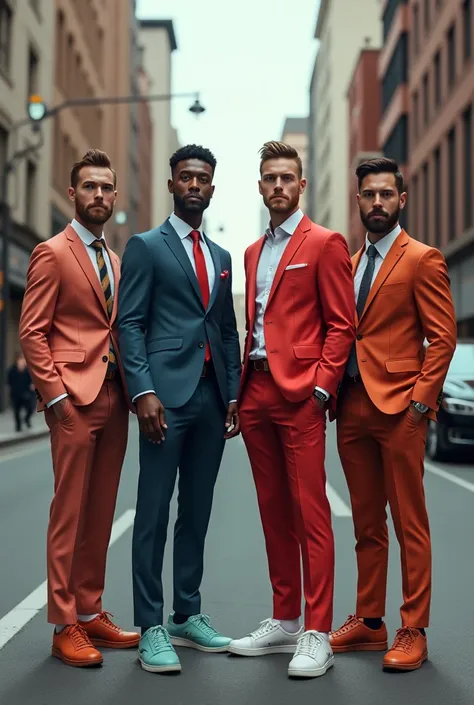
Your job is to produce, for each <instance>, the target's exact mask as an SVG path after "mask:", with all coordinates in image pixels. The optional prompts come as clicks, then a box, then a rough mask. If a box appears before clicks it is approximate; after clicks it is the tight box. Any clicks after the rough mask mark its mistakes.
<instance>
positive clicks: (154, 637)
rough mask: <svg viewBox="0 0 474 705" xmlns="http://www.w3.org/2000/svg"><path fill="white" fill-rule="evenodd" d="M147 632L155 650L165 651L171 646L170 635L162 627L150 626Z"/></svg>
mask: <svg viewBox="0 0 474 705" xmlns="http://www.w3.org/2000/svg"><path fill="white" fill-rule="evenodd" d="M147 634H149V636H150V641H151V644H152V646H153V648H154V649H155V650H156V651H165V650H166V649H172V648H173V647H172V646H171V641H170V635H169V634H168V632H167V631H166V629H165V628H164V627H150V629H148V631H147Z"/></svg>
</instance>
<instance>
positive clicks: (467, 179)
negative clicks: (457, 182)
mask: <svg viewBox="0 0 474 705" xmlns="http://www.w3.org/2000/svg"><path fill="white" fill-rule="evenodd" d="M462 119H463V129H464V149H463V152H464V228H465V229H466V230H467V229H468V228H472V226H473V225H474V215H473V210H474V209H473V203H472V201H473V186H474V184H473V177H472V164H473V159H472V148H473V144H472V142H473V140H472V105H470V106H469V107H468V109H467V110H466V111H465V112H464V114H463V117H462Z"/></svg>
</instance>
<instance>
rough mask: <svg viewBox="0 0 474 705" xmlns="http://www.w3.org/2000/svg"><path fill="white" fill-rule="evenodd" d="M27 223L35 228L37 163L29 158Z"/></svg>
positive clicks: (26, 205) (27, 169) (26, 194)
mask: <svg viewBox="0 0 474 705" xmlns="http://www.w3.org/2000/svg"><path fill="white" fill-rule="evenodd" d="M25 184H26V193H25V223H26V225H28V227H29V228H31V229H32V230H34V229H35V225H36V222H35V219H36V164H35V163H34V162H32V161H30V160H28V162H27V164H26V182H25Z"/></svg>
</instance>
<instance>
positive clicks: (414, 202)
mask: <svg viewBox="0 0 474 705" xmlns="http://www.w3.org/2000/svg"><path fill="white" fill-rule="evenodd" d="M410 192H411V193H410V202H411V206H412V209H411V229H412V235H413V237H415V238H417V239H418V208H419V202H420V199H419V197H418V196H419V194H418V174H413V176H412V178H411V184H410Z"/></svg>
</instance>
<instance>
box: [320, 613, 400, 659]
mask: <svg viewBox="0 0 474 705" xmlns="http://www.w3.org/2000/svg"><path fill="white" fill-rule="evenodd" d="M329 643H330V644H331V648H332V650H333V651H334V653H345V652H347V651H386V649H387V646H388V643H387V627H386V626H385V624H384V623H382V626H381V627H380V629H369V627H366V626H365V624H364V622H363V621H362V619H359V617H356V616H355V615H353V614H351V615H349V617H348V619H347V620H346V621H345V622H344V624H343V625H342V627H341V628H340V629H337V630H336V631H335V632H331V633H330V634H329Z"/></svg>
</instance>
